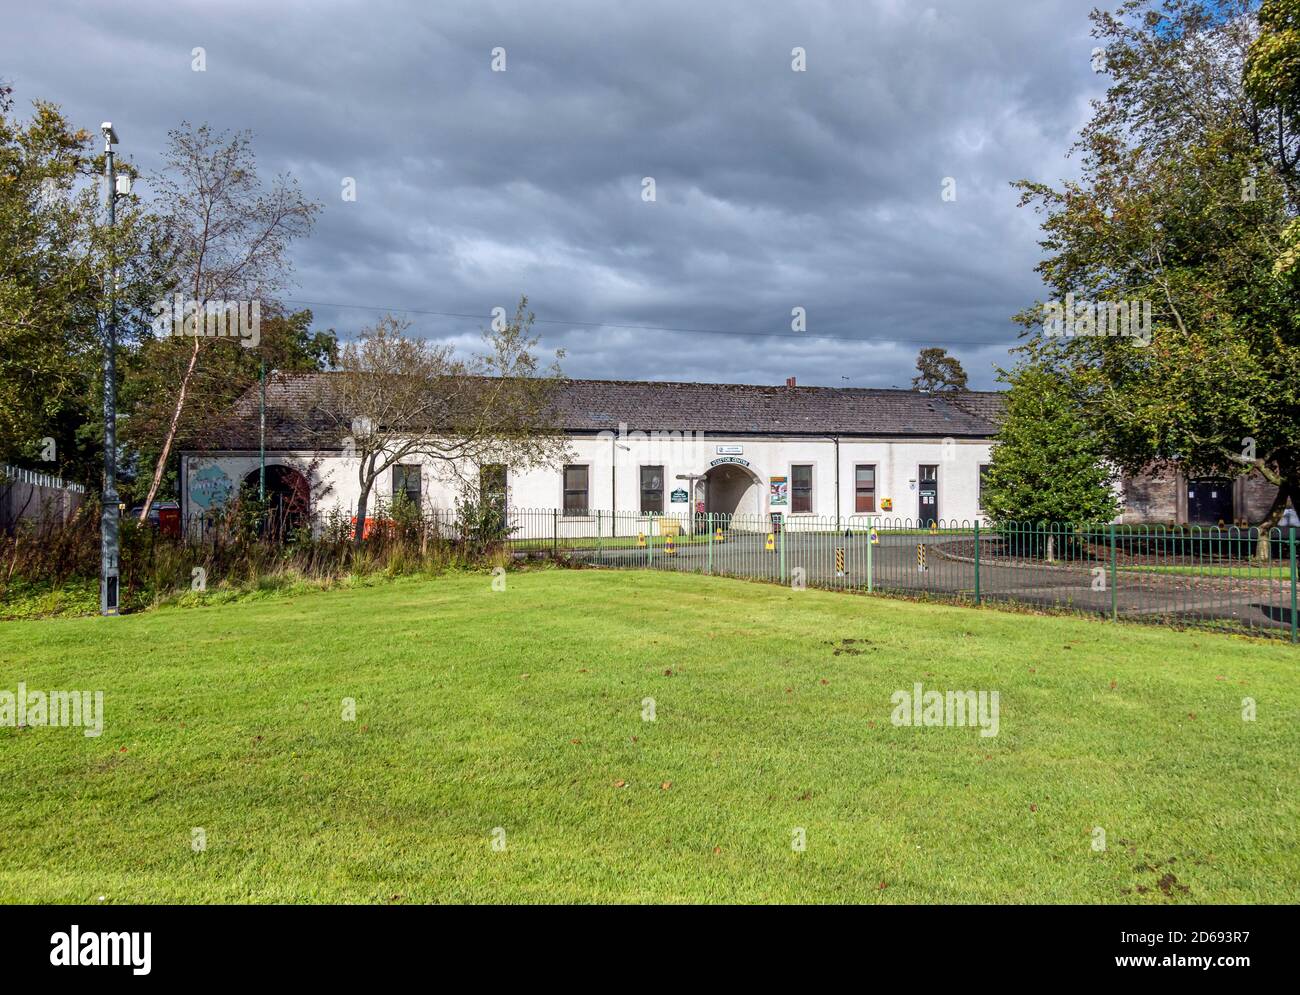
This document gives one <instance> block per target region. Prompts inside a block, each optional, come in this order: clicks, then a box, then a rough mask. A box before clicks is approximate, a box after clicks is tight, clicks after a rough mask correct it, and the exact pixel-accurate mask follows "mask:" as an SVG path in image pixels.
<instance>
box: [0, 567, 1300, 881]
mask: <svg viewBox="0 0 1300 995" xmlns="http://www.w3.org/2000/svg"><path fill="white" fill-rule="evenodd" d="M507 587H508V589H507V590H506V591H505V592H502V593H499V592H494V591H492V590H491V586H490V578H489V577H488V576H486V575H460V576H450V577H445V578H441V579H436V580H423V581H416V580H402V581H395V582H393V583H391V584H386V585H377V586H369V587H358V588H352V589H343V590H335V591H330V592H324V593H321V592H316V593H307V594H302V595H295V596H291V597H290V596H284V597H277V598H268V599H264V600H250V601H244V602H240V603H236V604H226V605H222V606H212V607H200V608H169V609H163V610H158V611H155V612H150V613H145V614H141V615H134V616H127V617H123V618H119V619H98V618H88V619H66V620H51V621H32V622H28V621H20V622H8V623H3V624H0V674H2V676H0V689H3V690H8V691H14V690H15V689H16V685H17V683H18V682H19V681H24V682H26V685H27V687H28V688H29V689H37V688H40V689H47V690H48V689H72V688H85V689H91V690H95V689H102V690H103V691H104V692H105V710H106V715H107V718H106V723H105V728H104V732H103V735H102V736H101V737H99V738H97V739H95V738H87V737H85V736H83V735H82V734H81V731H80V730H77V729H71V728H41V727H37V728H28V729H24V730H18V729H14V728H0V900H4V901H9V902H13V901H41V902H50V901H54V902H91V903H94V902H97V901H99V900H100V896H103V900H104V901H105V902H109V903H113V902H119V903H121V902H210V901H222V902H244V901H255V902H325V901H333V902H400V903H416V902H465V901H480V902H508V901H528V902H557V901H559V902H571V901H596V902H630V901H662V902H685V901H708V902H725V901H746V902H767V901H793V902H805V901H822V902H873V903H874V902H898V903H903V902H1140V903H1155V904H1161V903H1172V902H1287V903H1293V902H1297V901H1300V840H1298V839H1297V836H1298V834H1300V764H1297V757H1300V652H1297V651H1296V650H1295V649H1294V648H1292V647H1290V646H1287V645H1284V644H1279V643H1272V642H1264V641H1250V640H1247V639H1243V638H1234V637H1227V636H1217V635H1207V634H1204V633H1179V632H1170V631H1162V630H1160V629H1153V628H1147V627H1138V626H1123V625H1120V626H1116V625H1112V624H1107V623H1104V622H1096V621H1090V620H1081V619H1070V618H1054V617H1037V616H1029V615H1020V614H1011V613H1004V612H999V611H995V610H977V609H970V608H959V607H947V606H934V605H924V604H914V603H909V602H903V601H891V600H885V599H878V598H870V597H861V596H851V595H844V594H836V593H829V592H819V591H800V592H796V591H790V590H787V589H785V588H781V587H777V586H771V585H763V584H756V583H746V582H743V581H735V580H727V579H721V578H707V577H698V576H689V575H672V574H659V573H652V572H635V573H633V572H627V573H620V572H613V571H597V570H584V571H560V570H550V569H548V570H536V571H527V572H521V573H512V574H510V575H509V577H508V584H507ZM918 681H919V682H922V683H923V684H924V685H925V687H926V688H927V689H937V690H966V689H973V690H980V689H983V690H997V691H998V692H999V694H1000V704H1001V709H1000V731H999V735H998V736H996V737H993V738H982V737H980V736H979V734H978V733H979V731H978V729H975V728H959V727H937V728H936V727H919V728H918V727H896V726H894V725H892V724H891V722H890V715H891V712H892V710H893V706H892V703H891V700H890V697H891V695H892V694H893V692H894V691H896V690H900V689H910V688H911V687H912V685H913V684H914V683H915V682H918ZM1246 696H1249V697H1251V698H1253V699H1254V700H1255V701H1256V703H1257V708H1258V717H1257V720H1256V721H1254V722H1246V721H1243V720H1242V715H1241V710H1242V699H1243V697H1246ZM344 698H354V699H355V700H356V720H355V721H353V722H345V721H342V720H341V702H342V699H344ZM646 698H653V699H654V701H655V714H656V721H653V722H649V721H645V720H644V719H643V717H642V712H643V700H644V699H646ZM196 827H202V828H203V829H204V831H205V833H206V841H207V846H206V850H203V851H202V852H195V851H194V850H193V849H192V848H191V839H192V836H191V833H192V830H193V829H194V828H196ZM496 827H501V828H502V829H504V833H505V836H504V840H505V849H504V850H494V849H493V846H492V842H493V830H494V828H496ZM1094 827H1101V828H1102V829H1104V831H1105V833H1106V843H1107V847H1106V849H1105V850H1104V851H1101V852H1099V851H1095V850H1094V849H1093V847H1092V843H1093V829H1094ZM796 829H803V830H804V831H805V834H806V840H807V847H806V849H805V850H804V851H802V852H796V851H794V850H793V849H792V846H791V841H792V838H793V833H794V831H795V830H796ZM1184 888H1185V889H1187V890H1183V889H1184Z"/></svg>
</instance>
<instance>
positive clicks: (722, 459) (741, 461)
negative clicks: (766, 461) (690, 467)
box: [709, 456, 749, 466]
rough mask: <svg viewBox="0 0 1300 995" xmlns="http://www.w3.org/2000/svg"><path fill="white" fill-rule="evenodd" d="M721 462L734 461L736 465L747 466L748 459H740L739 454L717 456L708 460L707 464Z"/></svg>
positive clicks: (716, 464) (715, 464)
mask: <svg viewBox="0 0 1300 995" xmlns="http://www.w3.org/2000/svg"><path fill="white" fill-rule="evenodd" d="M723 463H735V464H736V465H737V466H749V460H747V459H741V458H740V457H739V456H719V457H718V458H717V459H715V460H710V461H709V466H721V465H722V464H723Z"/></svg>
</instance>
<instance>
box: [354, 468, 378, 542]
mask: <svg viewBox="0 0 1300 995" xmlns="http://www.w3.org/2000/svg"><path fill="white" fill-rule="evenodd" d="M357 476H358V477H359V478H360V479H359V483H360V484H361V494H360V496H358V498H357V517H356V525H354V526H353V527H352V545H353V546H356V547H360V545H361V541H362V537H363V536H364V535H365V534H366V508H367V506H368V505H369V504H370V491H371V489H372V488H373V487H374V486H375V454H373V453H372V454H371V455H369V456H363V457H361V467H360V469H359V470H358V471H357Z"/></svg>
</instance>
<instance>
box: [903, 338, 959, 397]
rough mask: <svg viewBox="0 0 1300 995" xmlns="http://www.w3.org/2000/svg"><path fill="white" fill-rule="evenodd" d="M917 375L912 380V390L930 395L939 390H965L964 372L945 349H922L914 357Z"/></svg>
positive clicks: (955, 359)
mask: <svg viewBox="0 0 1300 995" xmlns="http://www.w3.org/2000/svg"><path fill="white" fill-rule="evenodd" d="M916 370H917V375H916V376H914V377H913V378H912V389H913V390H923V391H927V392H930V393H933V392H935V391H941V390H965V389H966V371H965V370H963V369H962V368H961V363H960V362H959V361H958V360H957V357H956V356H949V355H948V350H947V349H938V348H933V347H931V348H929V349H922V350H921V352H920V354H919V355H918V356H917V357H916Z"/></svg>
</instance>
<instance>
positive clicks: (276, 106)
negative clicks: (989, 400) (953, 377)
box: [0, 0, 1101, 386]
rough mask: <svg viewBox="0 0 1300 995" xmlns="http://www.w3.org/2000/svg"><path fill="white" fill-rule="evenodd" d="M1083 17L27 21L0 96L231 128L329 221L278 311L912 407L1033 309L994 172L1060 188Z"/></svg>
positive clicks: (85, 118)
mask: <svg viewBox="0 0 1300 995" xmlns="http://www.w3.org/2000/svg"><path fill="white" fill-rule="evenodd" d="M1089 6H1090V4H1089V3H1088V2H1084V0H1035V2H1034V3H1028V4H1027V3H1024V2H1023V0H953V2H949V3H934V4H925V3H907V2H902V0H896V2H874V3H852V4H850V3H777V2H755V0H750V2H746V3H727V4H718V3H702V2H698V0H696V2H693V3H659V2H656V3H645V4H641V3H620V4H611V3H607V2H602V3H590V4H588V3H582V4H578V3H546V4H539V3H532V4H530V3H524V2H511V3H504V2H497V3H491V2H488V3H484V2H473V3H465V4H454V5H453V4H445V3H429V4H425V3H410V4H396V3H387V4H384V3H380V4H375V3H367V4H357V5H355V6H354V5H342V4H336V5H321V4H310V5H308V4H271V3H261V4H242V3H241V4H234V3H231V4H214V3H203V4H193V5H186V4H177V3H174V2H170V3H157V4H154V3H132V4H129V5H126V4H114V5H105V4H98V3H95V4H92V3H85V4H45V5H28V6H26V7H24V8H20V9H18V10H15V11H11V12H10V13H9V14H8V15H7V22H8V23H7V24H6V34H7V38H6V40H5V46H4V47H5V52H4V57H3V63H0V76H4V77H5V78H8V79H10V80H11V81H12V82H13V83H14V84H15V87H16V91H17V92H16V95H17V96H18V98H19V99H20V100H26V99H30V98H34V97H38V96H39V97H45V98H48V99H52V100H54V101H56V102H58V103H60V104H62V105H63V106H64V108H65V109H66V110H67V111H68V112H69V113H70V115H71V116H72V117H73V119H74V120H75V121H77V122H78V123H81V124H85V125H87V126H94V125H96V124H98V122H99V121H100V120H102V119H105V118H111V119H113V120H114V122H115V124H116V125H117V126H118V129H119V131H120V132H121V134H122V137H123V150H124V151H125V152H126V153H127V154H128V155H129V156H131V157H132V158H133V159H135V160H136V161H137V162H139V163H140V164H141V165H143V166H145V167H146V168H148V167H151V166H154V165H156V164H157V162H158V152H159V150H160V149H161V147H162V145H163V143H164V142H165V138H166V131H167V129H168V128H170V127H173V126H174V125H175V124H177V123H178V122H179V121H181V120H182V119H189V120H191V121H194V122H199V121H208V122H210V123H211V124H213V125H214V126H217V127H221V128H249V129H251V130H252V131H253V132H254V135H255V146H256V149H257V152H258V155H259V160H260V162H261V164H262V166H263V168H264V169H265V170H267V171H268V172H270V171H275V172H279V171H288V172H291V173H292V174H293V175H295V176H296V177H297V178H298V179H299V181H300V182H301V183H302V185H303V187H304V188H305V189H306V190H307V191H308V192H309V193H310V194H312V195H313V196H315V197H317V198H318V199H320V200H321V201H322V202H323V204H324V207H325V210H324V211H323V213H322V216H321V218H320V222H319V225H318V227H317V229H316V231H315V232H314V233H313V235H312V236H311V237H310V239H309V240H307V241H305V242H303V243H301V244H300V245H298V246H297V247H296V249H295V252H294V259H295V264H296V274H295V279H296V284H295V286H293V287H292V288H291V289H290V290H289V291H288V292H287V293H286V295H285V296H287V297H288V298H290V299H291V300H295V301H314V302H323V303H322V304H318V305H317V306H315V307H314V311H315V312H316V315H317V319H318V321H319V322H320V323H321V324H326V325H333V326H334V327H336V328H337V329H339V331H340V332H342V333H344V334H351V333H353V332H355V330H356V329H357V328H359V327H360V326H361V325H362V324H364V323H366V322H368V321H370V320H372V319H373V318H374V317H375V311H374V310H373V309H372V308H369V306H371V305H379V306H386V307H403V308H407V309H411V310H410V311H409V312H408V313H407V315H406V316H407V317H408V318H409V319H410V320H411V321H412V322H413V327H414V329H415V330H416V331H417V332H419V333H420V334H424V335H430V336H436V337H440V338H446V339H448V340H449V341H454V342H456V343H457V344H460V345H465V346H469V345H472V343H473V342H474V339H475V335H476V329H477V328H478V327H480V326H481V324H482V323H484V322H486V320H487V317H488V314H489V312H490V309H491V308H492V307H493V306H496V305H501V306H507V307H509V306H511V305H512V304H513V301H514V300H515V299H516V298H517V297H518V295H519V294H520V293H527V294H528V295H529V298H530V301H531V304H532V306H533V308H534V310H535V311H536V313H537V315H538V317H539V318H541V319H544V320H545V323H543V324H539V326H538V330H539V331H540V332H541V333H542V334H543V336H544V342H545V344H546V345H547V346H548V347H552V348H554V347H563V348H564V349H565V350H566V351H567V354H568V355H567V358H566V360H565V364H564V365H565V369H566V371H567V372H569V373H571V374H573V375H577V376H599V377H627V378H674V379H702V380H712V379H717V380H733V381H749V382H758V383H779V382H781V381H782V380H784V378H785V377H787V376H792V375H793V376H797V377H798V378H799V380H800V382H801V383H825V384H842V383H845V382H851V383H854V384H858V385H871V386H888V385H890V384H900V385H906V384H907V383H908V382H909V379H910V376H911V373H912V369H911V367H912V364H913V361H914V358H915V355H916V352H917V351H918V349H919V348H920V347H921V346H923V345H930V344H937V345H945V346H947V347H948V348H949V349H950V350H951V351H953V352H955V353H956V354H957V355H958V356H959V357H961V358H962V360H963V362H964V363H965V365H966V367H967V369H968V370H969V371H970V373H971V374H972V378H973V383H974V384H975V385H977V386H990V385H991V384H992V364H994V363H1005V362H1006V361H1007V355H1006V349H1007V347H1008V346H1009V345H1010V344H1012V343H1013V342H1014V341H1015V338H1016V329H1015V326H1013V325H1012V324H1011V323H1010V321H1009V316H1010V315H1011V314H1012V313H1014V312H1015V311H1017V310H1019V309H1020V308H1022V307H1024V306H1025V305H1026V304H1028V303H1030V302H1032V301H1033V300H1034V299H1035V298H1037V297H1038V296H1040V294H1039V284H1038V281H1037V278H1036V276H1035V275H1034V273H1033V265H1034V263H1035V262H1036V261H1037V258H1038V249H1037V245H1036V237H1037V233H1036V228H1035V221H1034V218H1033V216H1032V215H1031V214H1029V213H1028V212H1026V211H1023V210H1019V209H1017V208H1016V207H1015V200H1016V198H1015V193H1014V191H1013V190H1011V188H1010V187H1009V186H1008V182H1009V181H1010V180H1013V179H1016V178H1019V177H1030V178H1034V179H1043V180H1048V181H1056V180H1058V179H1059V178H1060V177H1061V176H1063V175H1070V174H1072V172H1073V167H1072V165H1071V164H1070V163H1069V161H1067V160H1066V159H1065V158H1064V152H1065V150H1066V149H1067V147H1068V145H1069V143H1070V141H1071V140H1072V135H1073V133H1074V132H1075V131H1076V130H1077V129H1078V127H1079V125H1080V124H1081V123H1082V122H1083V120H1084V119H1085V115H1086V112H1087V99H1088V97H1089V96H1092V95H1094V94H1096V93H1097V92H1099V90H1100V87H1101V83H1100V79H1101V78H1100V77H1096V76H1094V75H1093V74H1092V72H1091V68H1090V66H1089V53H1090V51H1091V48H1092V45H1093V42H1092V40H1091V39H1090V38H1089V36H1088V22H1087V18H1086V14H1087V10H1088V8H1089ZM795 46H801V47H802V48H804V49H805V50H806V53H807V71H806V72H793V71H792V70H791V50H792V49H793V48H794V47H795ZM195 47H202V48H203V49H204V52H205V57H206V70H205V71H203V72H195V71H193V70H192V69H191V62H192V59H193V56H192V54H191V53H192V50H193V49H194V48H195ZM496 47H501V48H504V49H505V52H506V60H507V70H506V71H505V72H493V71H492V69H491V59H492V55H491V53H492V50H493V49H494V48H496ZM345 177H352V178H354V179H355V182H356V189H357V199H356V201H355V202H354V203H350V202H345V201H343V200H342V198H341V192H342V183H343V181H344V178H345ZM643 177H653V178H654V180H655V184H656V194H657V199H656V201H655V202H653V203H646V202H645V201H643V200H642V196H641V192H642V179H643ZM945 177H952V178H953V179H954V180H955V181H956V190H957V199H956V201H954V202H944V201H943V200H942V199H941V197H940V193H941V184H942V182H943V180H944V178H945ZM339 304H354V305H365V306H367V307H359V308H341V307H337V306H335V305H339ZM793 307H803V308H806V309H807V314H808V325H809V330H808V333H807V334H806V335H804V336H803V337H793V336H792V333H791V331H790V312H791V308H793ZM425 311H442V312H458V313H468V314H475V315H482V316H483V319H482V321H477V320H474V319H466V318H458V317H447V316H439V315H434V314H425V313H420V312H425ZM569 321H571V322H587V323H596V324H594V325H593V324H575V325H568V324H565V322H569ZM602 322H606V323H609V324H605V325H601V324H599V323H602ZM623 325H630V326H661V327H666V328H673V329H689V330H690V331H664V330H648V329H645V328H627V327H616V326H623ZM715 332H734V333H735V334H715ZM759 333H762V334H759ZM819 336H824V337H819Z"/></svg>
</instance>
